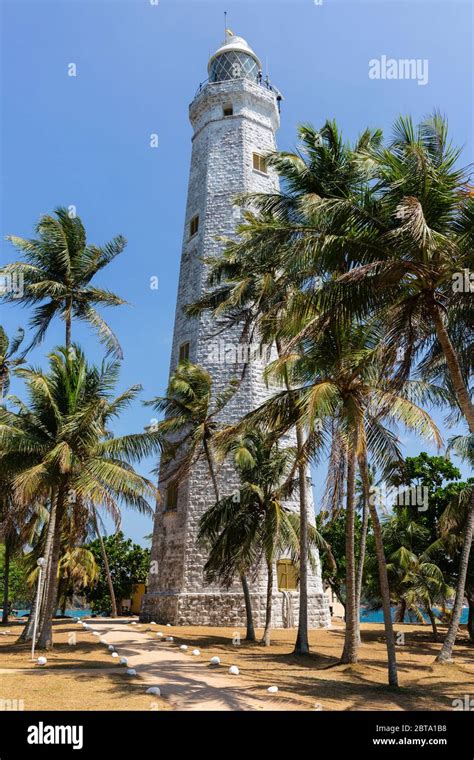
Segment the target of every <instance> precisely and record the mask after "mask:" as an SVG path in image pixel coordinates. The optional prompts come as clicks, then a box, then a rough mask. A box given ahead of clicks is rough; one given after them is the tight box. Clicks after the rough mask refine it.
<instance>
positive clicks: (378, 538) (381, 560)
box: [358, 448, 398, 686]
mask: <svg viewBox="0 0 474 760" xmlns="http://www.w3.org/2000/svg"><path fill="white" fill-rule="evenodd" d="M358 458H359V470H360V477H361V480H362V488H363V494H364V500H365V502H366V504H367V505H368V507H369V510H370V517H371V520H372V530H373V531H374V539H375V553H376V556H377V566H378V572H379V584H380V594H381V596H382V608H383V617H384V627H385V641H386V646H387V657H388V683H389V685H390V686H398V674H397V657H396V652H395V636H394V632H393V623H392V610H391V606H390V587H389V584H388V574H387V562H386V559H385V551H384V548H383V539H382V529H381V526H380V520H379V516H378V514H377V509H376V507H375V504H374V503H373V500H372V499H371V498H370V478H369V468H368V465H367V453H366V451H365V448H364V449H363V450H362V451H361V452H360V454H359V457H358Z"/></svg>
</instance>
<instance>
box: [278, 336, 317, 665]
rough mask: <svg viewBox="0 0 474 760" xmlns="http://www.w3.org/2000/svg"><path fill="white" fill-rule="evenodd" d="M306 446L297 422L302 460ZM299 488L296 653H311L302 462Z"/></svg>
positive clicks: (299, 472) (305, 497)
mask: <svg viewBox="0 0 474 760" xmlns="http://www.w3.org/2000/svg"><path fill="white" fill-rule="evenodd" d="M275 343H276V348H277V353H278V357H279V358H281V355H282V346H281V342H280V341H279V339H278V338H277V339H276V341H275ZM284 377H285V387H286V390H287V391H290V390H291V386H290V382H289V379H288V372H287V369H286V367H285V371H284ZM303 447H304V440H303V429H302V427H301V425H300V424H296V455H297V457H298V460H299V461H300V458H301V455H302V452H303ZM298 490H299V502H300V539H299V543H300V547H299V565H300V566H299V575H300V580H299V590H300V600H299V602H300V606H299V611H298V634H297V636H296V643H295V649H294V654H308V653H309V637H308V483H307V476H306V466H305V465H304V464H303V463H300V465H299V466H298Z"/></svg>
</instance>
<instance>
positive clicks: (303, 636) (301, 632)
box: [294, 425, 309, 654]
mask: <svg viewBox="0 0 474 760" xmlns="http://www.w3.org/2000/svg"><path fill="white" fill-rule="evenodd" d="M303 445H304V441H303V431H302V429H301V425H296V448H297V452H298V454H299V453H300V452H301V451H302V450H303ZM298 485H299V499H300V551H299V576H300V580H299V590H300V600H299V601H300V606H299V614H298V635H297V637H296V643H295V649H294V654H308V653H309V638H308V495H307V491H308V482H307V475H306V466H305V465H304V464H300V465H299V467H298Z"/></svg>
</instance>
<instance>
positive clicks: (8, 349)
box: [0, 326, 25, 404]
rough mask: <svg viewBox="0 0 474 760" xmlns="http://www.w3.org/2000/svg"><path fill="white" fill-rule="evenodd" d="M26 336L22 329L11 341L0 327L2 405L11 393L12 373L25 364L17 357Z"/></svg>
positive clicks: (0, 391)
mask: <svg viewBox="0 0 474 760" xmlns="http://www.w3.org/2000/svg"><path fill="white" fill-rule="evenodd" d="M24 335H25V331H24V330H23V329H22V328H21V327H20V329H19V330H17V333H16V335H15V336H14V338H12V339H11V340H10V339H9V338H8V336H7V334H6V332H5V330H4V329H3V327H1V326H0V404H1V403H3V399H4V397H5V395H6V394H7V393H8V391H9V388H10V377H11V373H12V371H14V369H15V367H19V366H20V364H23V362H24V358H23V357H22V356H17V357H15V354H16V353H17V351H18V349H19V348H20V346H21V344H22V341H23V338H24Z"/></svg>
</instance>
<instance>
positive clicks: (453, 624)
mask: <svg viewBox="0 0 474 760" xmlns="http://www.w3.org/2000/svg"><path fill="white" fill-rule="evenodd" d="M473 442H474V436H473V435H472V434H471V435H470V436H468V437H466V436H456V437H454V438H453V439H451V441H450V446H449V449H450V450H454V451H455V452H456V453H457V454H458V455H460V456H462V458H464V459H466V460H467V461H468V462H469V463H470V464H471V465H472V464H473V463H474V457H473V451H474V443H473ZM459 529H461V533H460V536H462V546H461V554H460V557H459V566H458V582H457V585H456V595H455V597H454V606H453V611H452V615H451V620H450V623H449V627H448V631H447V634H446V638H445V640H444V642H443V646H442V648H441V651H440V653H439V654H438V656H437V658H436V660H437V662H440V663H446V662H450V660H451V659H452V655H453V649H454V645H455V643H456V636H457V633H458V630H459V623H460V620H461V614H462V605H463V601H464V596H465V593H466V581H467V577H468V570H469V559H470V556H471V552H472V543H473V539H474V486H473V484H472V483H469V484H468V485H467V486H466V487H465V488H463V489H462V491H461V492H460V493H459V494H458V495H457V496H456V497H454V499H453V500H452V502H451V504H449V505H448V507H447V509H446V511H445V513H444V514H443V515H442V517H441V520H440V532H441V537H442V538H444V539H445V540H446V539H447V538H448V537H449V536H450V535H451V533H452V531H453V530H455V531H456V534H455V535H457V531H459Z"/></svg>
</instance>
